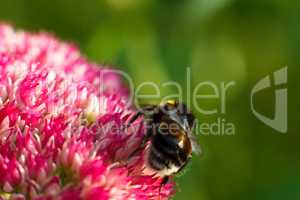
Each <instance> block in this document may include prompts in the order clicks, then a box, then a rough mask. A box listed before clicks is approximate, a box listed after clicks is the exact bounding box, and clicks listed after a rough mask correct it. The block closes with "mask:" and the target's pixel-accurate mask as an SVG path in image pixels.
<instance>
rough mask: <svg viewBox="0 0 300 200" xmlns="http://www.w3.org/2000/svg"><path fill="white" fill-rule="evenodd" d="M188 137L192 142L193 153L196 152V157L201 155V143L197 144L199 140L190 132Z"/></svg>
mask: <svg viewBox="0 0 300 200" xmlns="http://www.w3.org/2000/svg"><path fill="white" fill-rule="evenodd" d="M188 136H189V139H190V141H191V145H192V150H193V152H195V154H196V155H201V154H202V149H201V146H200V145H199V143H198V142H197V138H196V137H195V135H194V134H193V133H192V132H189V133H188Z"/></svg>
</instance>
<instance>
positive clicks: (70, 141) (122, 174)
mask: <svg viewBox="0 0 300 200" xmlns="http://www.w3.org/2000/svg"><path fill="white" fill-rule="evenodd" d="M126 100H127V92H126V88H125V87H123V86H122V84H121V80H120V77H118V75H117V74H114V73H112V72H110V73H106V71H105V69H104V68H101V67H99V66H96V65H94V64H90V63H88V62H87V61H86V60H85V58H83V57H82V56H81V55H80V53H79V51H78V50H77V49H76V48H75V47H74V46H72V45H70V44H67V43H62V42H60V41H58V40H57V39H55V38H54V37H52V36H51V35H48V34H45V33H40V34H35V35H32V34H28V33H25V32H15V31H14V30H13V29H12V28H11V27H10V26H8V25H0V199H16V200H17V199H18V200H19V199H20V200H21V199H35V200H52V199H61V200H68V199H116V200H117V199H159V198H160V199H168V198H169V197H170V196H171V195H172V193H173V183H168V184H166V185H163V186H162V185H161V181H162V180H161V178H160V177H159V176H157V175H156V174H155V173H154V174H149V173H148V171H147V169H146V167H145V164H144V163H145V162H144V159H145V158H144V152H140V153H138V154H137V155H134V156H132V157H131V156H129V155H131V154H132V152H133V151H134V150H135V149H136V148H137V147H138V146H139V144H140V143H141V140H142V138H143V136H144V134H145V130H144V127H143V126H140V128H138V129H136V130H134V129H133V128H132V129H128V130H126V131H116V130H122V129H121V128H120V127H122V126H124V125H126V124H127V123H128V120H129V119H130V117H131V116H133V115H134V113H135V111H134V110H132V109H129V108H127V107H126V105H125V103H126ZM141 120H142V119H138V120H137V121H136V122H135V124H136V125H138V124H140V123H141ZM113 126H114V127H115V128H117V129H114V128H112V127H113Z"/></svg>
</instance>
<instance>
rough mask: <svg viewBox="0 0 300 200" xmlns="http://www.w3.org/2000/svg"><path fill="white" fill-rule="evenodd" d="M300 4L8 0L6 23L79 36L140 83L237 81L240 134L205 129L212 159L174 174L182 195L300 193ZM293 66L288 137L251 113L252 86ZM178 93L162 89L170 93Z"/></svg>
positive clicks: (212, 199) (232, 96)
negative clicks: (188, 72) (211, 132)
mask: <svg viewBox="0 0 300 200" xmlns="http://www.w3.org/2000/svg"><path fill="white" fill-rule="evenodd" d="M299 10H300V3H299V1H294V0H286V1H280V0H186V1H183V0H160V1H159V0H143V1H141V0H87V1H79V0H52V1H47V0H26V1H25V0H0V20H1V21H7V22H10V23H12V24H14V25H15V26H17V27H18V28H22V29H29V30H33V31H40V30H45V31H48V32H53V33H54V34H56V35H57V36H58V37H60V38H62V39H64V40H68V41H73V42H75V43H77V45H78V46H79V47H80V49H81V50H82V52H83V53H84V54H86V56H87V57H89V58H90V59H91V60H94V61H95V62H98V63H102V64H109V65H115V66H117V67H119V68H120V69H122V70H124V71H125V72H127V73H128V74H130V76H131V77H133V78H134V81H135V83H137V84H138V83H142V82H143V81H154V82H156V83H163V82H164V81H168V80H174V81H177V82H178V83H180V84H181V85H183V86H185V87H186V75H185V74H186V68H187V67H190V68H191V71H192V86H195V85H196V84H198V83H199V82H201V81H206V80H209V81H213V82H214V83H216V84H219V83H220V82H222V81H226V82H228V81H235V82H236V85H235V86H234V87H233V88H232V89H230V91H229V93H228V94H227V96H226V98H227V102H226V108H227V112H226V120H228V121H231V122H233V123H234V124H235V125H236V133H235V135H234V136H213V135H208V136H207V135H200V136H198V139H199V141H200V143H201V144H202V146H203V150H204V156H203V157H201V158H194V159H193V161H192V163H191V164H190V165H189V166H188V167H187V169H186V170H185V172H186V173H185V172H184V173H183V174H184V175H182V176H181V175H179V177H178V178H176V179H178V185H179V186H178V190H179V191H178V193H177V194H176V196H175V197H174V199H177V200H179V199H190V200H194V199H195V200H198V199H201V200H216V199H222V200H226V199H228V200H232V199H246V200H247V199H249V200H250V199H251V200H252V199H257V200H260V199H261V200H266V199H270V200H296V199H300V190H299V189H300V181H299V180H300V173H299V168H300V159H299V156H300V148H299V146H300V145H299V141H300V135H299V126H298V124H299V122H298V121H299V119H298V118H299V117H297V114H298V112H297V111H299V109H297V108H298V107H299V100H296V98H297V97H299V90H300V88H299V85H300V84H296V83H295V81H296V80H297V78H299V75H300V68H299V64H300V57H299V52H300V37H299V35H300V26H299V20H300V12H299ZM286 65H287V66H289V131H288V133H287V134H281V133H278V132H276V131H274V130H272V129H271V128H269V127H267V126H266V125H264V124H262V123H261V122H259V121H258V120H257V119H256V118H255V117H254V116H253V115H252V113H251V110H250V91H251V88H252V87H253V86H254V85H255V83H256V82H257V81H258V80H260V79H261V78H262V77H264V76H266V75H267V74H271V73H272V72H273V71H274V70H276V69H279V68H281V67H284V66H286ZM143 92H144V93H149V92H151V89H149V88H148V89H145V91H143ZM171 92H174V88H172V87H163V88H162V94H163V95H167V94H171ZM273 97H274V94H273V92H272V91H270V93H267V94H266V96H263V98H260V99H259V100H258V101H257V102H256V103H257V106H258V107H259V109H260V111H261V112H264V113H270V115H272V113H273V109H274V108H273V107H274V102H273ZM185 100H187V99H185ZM205 105H206V104H205ZM207 106H216V105H215V102H209V103H207ZM220 116H224V114H217V115H213V116H203V115H199V116H198V117H199V119H200V121H201V122H202V121H203V122H209V121H214V120H215V119H216V118H218V117H220Z"/></svg>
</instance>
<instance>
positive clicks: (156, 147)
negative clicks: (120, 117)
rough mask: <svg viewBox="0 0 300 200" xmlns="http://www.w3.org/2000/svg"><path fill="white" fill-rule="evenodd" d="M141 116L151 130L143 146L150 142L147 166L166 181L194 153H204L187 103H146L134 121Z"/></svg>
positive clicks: (181, 167)
mask: <svg viewBox="0 0 300 200" xmlns="http://www.w3.org/2000/svg"><path fill="white" fill-rule="evenodd" d="M141 115H143V116H144V119H145V121H146V129H147V133H146V134H145V137H144V139H143V141H142V144H141V148H144V147H145V145H146V144H148V143H149V148H148V152H147V155H146V156H147V159H146V160H147V163H146V165H147V166H148V167H149V168H151V169H152V170H154V171H156V172H157V173H158V174H159V175H160V176H161V177H163V179H162V184H165V183H167V182H168V179H169V176H171V175H174V174H176V173H178V172H180V171H181V170H182V169H183V168H184V167H185V166H186V165H187V163H188V161H189V160H190V158H191V156H192V152H195V153H196V154H200V153H201V149H200V146H199V145H198V144H197V142H196V140H195V136H194V135H193V133H192V128H193V125H194V123H195V117H194V115H193V114H192V113H191V112H190V111H189V110H188V109H187V107H186V105H185V104H183V103H180V102H177V101H174V100H169V101H167V102H165V103H162V104H160V105H146V106H143V107H142V109H141V110H140V112H138V113H137V114H136V115H135V116H134V117H133V118H132V119H131V121H134V120H136V119H137V118H138V117H139V116H141Z"/></svg>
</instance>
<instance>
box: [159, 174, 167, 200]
mask: <svg viewBox="0 0 300 200" xmlns="http://www.w3.org/2000/svg"><path fill="white" fill-rule="evenodd" d="M169 178H170V177H169V176H165V177H163V179H162V181H161V182H160V186H159V192H158V195H159V199H161V196H160V194H161V188H162V186H164V185H165V184H167V183H168V181H169Z"/></svg>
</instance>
